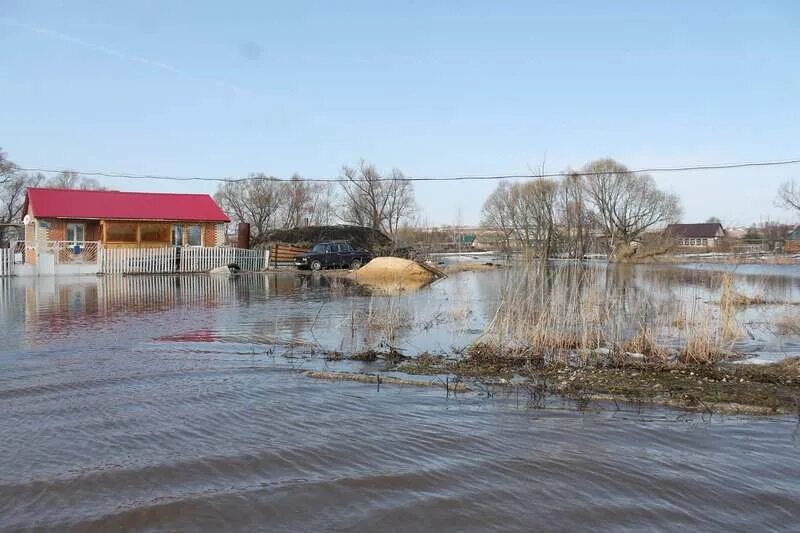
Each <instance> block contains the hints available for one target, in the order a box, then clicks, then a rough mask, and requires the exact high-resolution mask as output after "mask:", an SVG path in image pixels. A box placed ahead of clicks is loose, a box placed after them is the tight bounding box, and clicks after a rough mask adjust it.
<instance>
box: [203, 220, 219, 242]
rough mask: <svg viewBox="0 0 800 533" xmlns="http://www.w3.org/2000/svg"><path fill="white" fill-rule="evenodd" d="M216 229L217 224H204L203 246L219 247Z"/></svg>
mask: <svg viewBox="0 0 800 533" xmlns="http://www.w3.org/2000/svg"><path fill="white" fill-rule="evenodd" d="M216 229H217V228H216V225H215V224H211V223H206V224H203V246H217V231H216Z"/></svg>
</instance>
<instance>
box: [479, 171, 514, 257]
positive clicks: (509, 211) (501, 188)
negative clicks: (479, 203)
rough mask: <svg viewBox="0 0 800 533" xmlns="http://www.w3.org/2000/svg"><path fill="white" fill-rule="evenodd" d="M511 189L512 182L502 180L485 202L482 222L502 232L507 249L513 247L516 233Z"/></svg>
mask: <svg viewBox="0 0 800 533" xmlns="http://www.w3.org/2000/svg"><path fill="white" fill-rule="evenodd" d="M511 189H512V186H511V184H510V183H507V182H500V183H499V184H498V185H497V188H496V189H495V190H494V191H493V192H492V194H490V195H489V197H488V198H487V199H486V201H485V202H484V204H483V210H482V212H481V224H482V225H483V226H485V227H487V228H489V229H491V230H494V231H496V232H498V233H499V234H500V236H501V237H502V240H503V243H504V245H505V248H506V250H508V249H510V248H511V237H512V236H513V235H514V223H513V221H512V220H513V216H514V215H513V206H512V198H511Z"/></svg>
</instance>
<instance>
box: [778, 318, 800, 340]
mask: <svg viewBox="0 0 800 533" xmlns="http://www.w3.org/2000/svg"><path fill="white" fill-rule="evenodd" d="M775 325H776V326H777V330H778V335H782V336H795V335H796V336H800V314H797V313H791V314H789V313H787V314H784V315H781V316H779V317H778V319H777V320H776V322H775Z"/></svg>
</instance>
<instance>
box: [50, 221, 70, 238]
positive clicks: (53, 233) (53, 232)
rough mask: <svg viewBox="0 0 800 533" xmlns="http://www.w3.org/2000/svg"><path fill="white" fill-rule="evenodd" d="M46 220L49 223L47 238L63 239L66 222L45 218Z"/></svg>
mask: <svg viewBox="0 0 800 533" xmlns="http://www.w3.org/2000/svg"><path fill="white" fill-rule="evenodd" d="M47 222H48V223H49V224H50V231H49V232H48V235H47V240H48V241H63V240H64V239H65V238H66V233H67V231H66V230H67V224H66V223H65V222H64V221H63V220H47Z"/></svg>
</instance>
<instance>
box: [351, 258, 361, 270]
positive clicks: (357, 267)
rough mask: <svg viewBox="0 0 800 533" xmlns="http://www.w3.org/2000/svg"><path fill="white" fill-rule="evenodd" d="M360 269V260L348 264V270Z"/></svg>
mask: <svg viewBox="0 0 800 533" xmlns="http://www.w3.org/2000/svg"><path fill="white" fill-rule="evenodd" d="M359 268H361V259H353V262H352V263H350V270H358V269H359Z"/></svg>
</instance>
